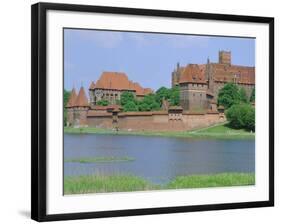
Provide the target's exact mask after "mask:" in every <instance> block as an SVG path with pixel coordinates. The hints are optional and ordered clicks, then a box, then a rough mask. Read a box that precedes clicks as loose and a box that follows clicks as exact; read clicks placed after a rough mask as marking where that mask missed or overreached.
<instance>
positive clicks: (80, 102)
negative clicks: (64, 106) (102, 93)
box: [75, 86, 89, 107]
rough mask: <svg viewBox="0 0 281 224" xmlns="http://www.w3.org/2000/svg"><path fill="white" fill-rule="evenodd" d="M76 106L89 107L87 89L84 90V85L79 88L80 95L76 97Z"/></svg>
mask: <svg viewBox="0 0 281 224" xmlns="http://www.w3.org/2000/svg"><path fill="white" fill-rule="evenodd" d="M75 106H76V107H88V106H89V104H88V99H87V97H86V94H85V90H84V87H83V86H82V87H81V88H80V90H79V94H78V96H77V98H76V101H75Z"/></svg>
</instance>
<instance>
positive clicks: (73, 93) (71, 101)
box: [66, 87, 77, 107]
mask: <svg viewBox="0 0 281 224" xmlns="http://www.w3.org/2000/svg"><path fill="white" fill-rule="evenodd" d="M76 98H77V94H76V90H75V88H74V87H73V89H72V91H71V93H70V96H69V99H68V102H67V104H66V107H73V106H74V104H75V101H76Z"/></svg>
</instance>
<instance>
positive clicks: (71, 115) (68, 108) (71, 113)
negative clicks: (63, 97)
mask: <svg viewBox="0 0 281 224" xmlns="http://www.w3.org/2000/svg"><path fill="white" fill-rule="evenodd" d="M76 98H77V94H76V90H75V88H73V89H72V91H71V94H70V96H69V99H68V102H67V104H66V106H65V107H66V113H67V115H66V126H72V125H73V121H74V108H73V107H74V105H75V102H76Z"/></svg>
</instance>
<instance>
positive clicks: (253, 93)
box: [250, 87, 256, 102]
mask: <svg viewBox="0 0 281 224" xmlns="http://www.w3.org/2000/svg"><path fill="white" fill-rule="evenodd" d="M255 98H256V87H254V88H253V90H252V93H251V97H250V102H255Z"/></svg>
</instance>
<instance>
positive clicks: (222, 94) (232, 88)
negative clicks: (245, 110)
mask: <svg viewBox="0 0 281 224" xmlns="http://www.w3.org/2000/svg"><path fill="white" fill-rule="evenodd" d="M239 101H240V94H239V88H238V86H237V85H236V84H234V83H227V84H225V85H224V87H223V88H222V89H220V91H219V94H218V104H219V105H223V106H224V108H225V109H227V108H230V107H231V106H232V105H234V104H237V103H239Z"/></svg>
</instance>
